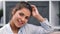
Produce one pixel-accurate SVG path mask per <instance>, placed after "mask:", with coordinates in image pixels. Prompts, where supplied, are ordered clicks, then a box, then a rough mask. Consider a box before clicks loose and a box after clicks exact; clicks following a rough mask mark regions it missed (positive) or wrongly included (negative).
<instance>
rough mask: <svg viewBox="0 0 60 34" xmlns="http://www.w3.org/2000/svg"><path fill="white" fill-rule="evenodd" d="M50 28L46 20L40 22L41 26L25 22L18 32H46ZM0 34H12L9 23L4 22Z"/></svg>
mask: <svg viewBox="0 0 60 34" xmlns="http://www.w3.org/2000/svg"><path fill="white" fill-rule="evenodd" d="M52 30H53V29H52V27H51V26H50V25H49V24H48V21H47V20H46V21H44V22H42V23H41V26H36V25H32V24H26V25H25V26H23V27H21V28H20V29H19V31H18V34H48V33H50V32H52ZM0 34H13V32H12V30H11V27H10V23H8V24H6V25H5V26H4V27H2V28H1V29H0Z"/></svg>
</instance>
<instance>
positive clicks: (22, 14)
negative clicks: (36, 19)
mask: <svg viewBox="0 0 60 34" xmlns="http://www.w3.org/2000/svg"><path fill="white" fill-rule="evenodd" d="M19 14H20V15H22V16H23V15H24V13H22V12H21V13H19ZM26 17H29V16H26Z"/></svg>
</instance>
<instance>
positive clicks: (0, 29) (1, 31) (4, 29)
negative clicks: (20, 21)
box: [0, 24, 8, 33]
mask: <svg viewBox="0 0 60 34" xmlns="http://www.w3.org/2000/svg"><path fill="white" fill-rule="evenodd" d="M7 26H8V24H6V25H5V26H3V27H2V28H0V33H3V32H5V31H6V30H7Z"/></svg>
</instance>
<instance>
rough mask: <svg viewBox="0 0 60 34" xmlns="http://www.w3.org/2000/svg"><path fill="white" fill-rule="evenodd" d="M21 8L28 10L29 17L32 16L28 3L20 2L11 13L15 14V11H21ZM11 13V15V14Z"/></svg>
mask: <svg viewBox="0 0 60 34" xmlns="http://www.w3.org/2000/svg"><path fill="white" fill-rule="evenodd" d="M22 8H27V9H29V10H30V12H31V15H32V7H31V5H30V4H29V3H28V2H20V3H18V4H17V5H16V6H15V7H14V8H13V10H12V11H13V13H15V12H16V11H17V10H20V9H22ZM13 13H12V14H13Z"/></svg>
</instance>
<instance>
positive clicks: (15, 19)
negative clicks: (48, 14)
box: [0, 2, 52, 34]
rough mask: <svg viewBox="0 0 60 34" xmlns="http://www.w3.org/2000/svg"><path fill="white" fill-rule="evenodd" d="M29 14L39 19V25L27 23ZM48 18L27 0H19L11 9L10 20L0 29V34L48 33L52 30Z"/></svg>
mask: <svg viewBox="0 0 60 34" xmlns="http://www.w3.org/2000/svg"><path fill="white" fill-rule="evenodd" d="M30 16H33V17H35V18H36V19H37V20H38V21H40V23H41V26H35V25H32V24H28V23H27V21H28V19H29V17H30ZM47 23H48V20H47V19H45V18H43V17H42V16H41V15H40V14H39V13H38V10H37V8H36V6H34V5H30V4H29V3H27V2H20V3H19V4H17V5H16V6H15V7H14V9H13V10H12V18H11V20H10V22H9V23H8V24H7V25H5V26H4V27H2V28H1V29H0V34H48V33H49V32H51V31H52V29H51V26H50V25H49V24H47Z"/></svg>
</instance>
